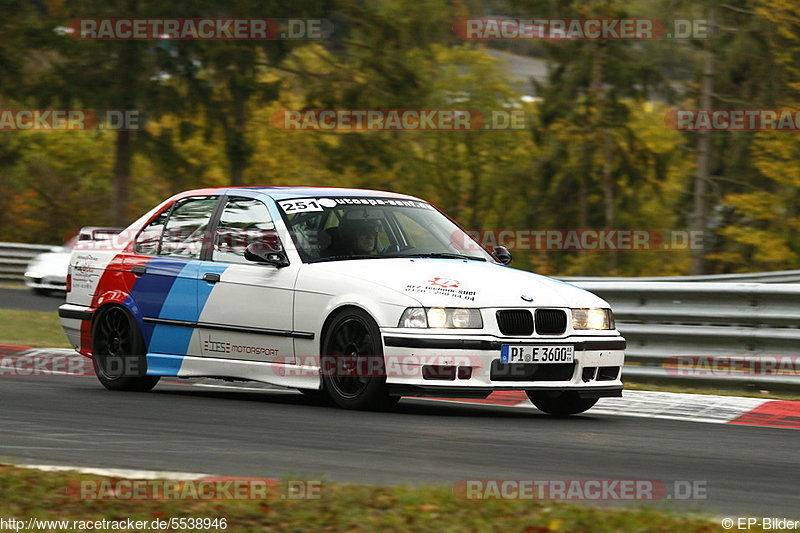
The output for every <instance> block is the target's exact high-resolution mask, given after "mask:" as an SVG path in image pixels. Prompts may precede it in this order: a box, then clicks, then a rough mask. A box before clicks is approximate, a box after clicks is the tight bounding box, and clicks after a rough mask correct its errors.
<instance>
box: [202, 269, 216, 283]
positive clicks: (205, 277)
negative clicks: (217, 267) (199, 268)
mask: <svg viewBox="0 0 800 533" xmlns="http://www.w3.org/2000/svg"><path fill="white" fill-rule="evenodd" d="M219 280H220V277H219V274H212V273H211V272H206V273H205V274H203V281H207V282H209V283H216V282H218V281H219Z"/></svg>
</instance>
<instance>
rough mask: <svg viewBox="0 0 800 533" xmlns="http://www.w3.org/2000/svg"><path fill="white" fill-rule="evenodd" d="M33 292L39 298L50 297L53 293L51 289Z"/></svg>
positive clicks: (34, 290)
mask: <svg viewBox="0 0 800 533" xmlns="http://www.w3.org/2000/svg"><path fill="white" fill-rule="evenodd" d="M33 292H34V293H35V294H38V295H39V296H50V293H51V292H52V291H51V290H50V289H33Z"/></svg>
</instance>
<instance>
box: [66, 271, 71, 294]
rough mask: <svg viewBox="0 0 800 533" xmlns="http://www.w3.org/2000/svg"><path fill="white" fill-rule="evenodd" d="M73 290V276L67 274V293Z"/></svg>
mask: <svg viewBox="0 0 800 533" xmlns="http://www.w3.org/2000/svg"><path fill="white" fill-rule="evenodd" d="M71 290H72V274H67V292H69V291H71Z"/></svg>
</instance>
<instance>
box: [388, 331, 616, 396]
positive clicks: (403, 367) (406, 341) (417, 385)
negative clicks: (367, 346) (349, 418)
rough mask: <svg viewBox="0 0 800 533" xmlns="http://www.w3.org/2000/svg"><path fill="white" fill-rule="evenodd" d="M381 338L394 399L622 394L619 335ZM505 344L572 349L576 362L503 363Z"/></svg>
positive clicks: (398, 335)
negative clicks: (547, 393) (503, 393)
mask: <svg viewBox="0 0 800 533" xmlns="http://www.w3.org/2000/svg"><path fill="white" fill-rule="evenodd" d="M382 333H383V342H384V356H385V360H386V365H387V368H386V375H387V379H386V383H387V385H389V386H390V388H391V390H392V391H393V393H395V394H414V395H417V396H420V395H422V396H425V395H436V396H451V397H478V398H480V397H485V396H487V395H488V394H490V393H491V392H492V391H496V390H550V391H565V390H574V391H576V392H577V393H578V394H579V395H580V396H583V397H595V398H596V397H604V396H619V395H620V394H621V391H622V380H621V375H622V366H623V364H624V361H625V346H626V344H625V339H624V338H623V337H621V336H620V335H619V334H618V333H616V332H615V333H614V334H613V335H571V336H568V337H564V338H524V339H521V338H501V337H495V336H490V335H481V336H477V335H476V336H472V335H471V336H455V335H424V334H416V335H409V334H408V333H406V332H402V333H401V332H398V331H396V330H394V331H393V330H392V329H390V328H386V329H383V330H382ZM503 345H557V346H563V345H572V346H573V347H574V362H573V363H557V364H538V365H537V364H534V363H513V364H509V363H501V362H500V350H501V347H502V346H503ZM432 367H438V368H437V369H436V370H438V371H431V370H432ZM466 367H469V370H468V371H467V370H465V368H466Z"/></svg>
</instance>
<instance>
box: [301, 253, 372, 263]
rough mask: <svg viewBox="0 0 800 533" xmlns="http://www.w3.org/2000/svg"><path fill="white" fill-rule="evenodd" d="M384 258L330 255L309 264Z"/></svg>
mask: <svg viewBox="0 0 800 533" xmlns="http://www.w3.org/2000/svg"><path fill="white" fill-rule="evenodd" d="M382 257H386V256H385V255H367V254H362V255H330V256H328V257H320V258H319V259H312V260H311V261H309V263H324V262H326V261H346V260H347V259H380V258H382Z"/></svg>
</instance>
